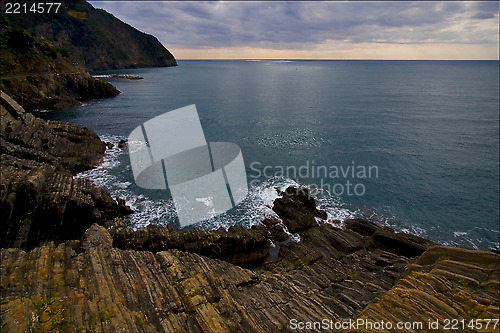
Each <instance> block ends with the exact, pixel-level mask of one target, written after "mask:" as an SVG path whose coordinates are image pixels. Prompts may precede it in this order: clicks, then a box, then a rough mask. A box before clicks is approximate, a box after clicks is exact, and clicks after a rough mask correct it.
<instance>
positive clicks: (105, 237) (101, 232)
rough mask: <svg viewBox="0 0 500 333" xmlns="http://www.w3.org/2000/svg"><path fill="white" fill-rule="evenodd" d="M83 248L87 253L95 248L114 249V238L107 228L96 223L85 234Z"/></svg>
mask: <svg viewBox="0 0 500 333" xmlns="http://www.w3.org/2000/svg"><path fill="white" fill-rule="evenodd" d="M82 247H83V249H84V250H86V251H87V250H89V249H91V248H93V247H101V248H103V249H110V248H112V247H113V238H111V236H110V235H109V232H108V231H107V230H106V228H104V227H103V226H100V225H98V224H96V223H94V224H92V225H91V226H90V228H88V229H87V230H86V231H85V233H84V234H83V239H82Z"/></svg>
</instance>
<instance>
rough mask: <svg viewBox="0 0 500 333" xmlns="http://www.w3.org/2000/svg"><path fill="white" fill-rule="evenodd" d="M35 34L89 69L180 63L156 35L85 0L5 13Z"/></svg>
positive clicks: (20, 26) (16, 24)
mask: <svg viewBox="0 0 500 333" xmlns="http://www.w3.org/2000/svg"><path fill="white" fill-rule="evenodd" d="M5 16H6V17H7V19H8V20H9V21H10V23H11V24H12V25H13V26H15V27H18V28H21V29H24V30H26V31H29V32H31V31H33V32H34V34H33V35H34V36H33V37H35V38H42V39H44V40H45V41H47V42H49V43H51V44H53V45H54V46H56V47H61V48H64V49H65V50H67V52H68V54H69V60H70V62H77V63H78V65H79V66H80V67H82V68H84V69H85V70H96V69H119V68H137V67H160V66H176V65H177V63H176V61H175V58H174V56H173V55H172V54H171V53H170V52H169V51H168V50H167V49H166V48H165V47H164V46H163V45H162V44H161V43H160V42H159V41H158V40H157V39H156V38H155V37H154V36H151V35H148V34H145V33H143V32H140V31H138V30H137V29H135V28H133V27H131V26H130V25H128V24H126V23H123V22H122V21H120V20H119V19H117V18H116V17H114V16H113V15H112V14H110V13H108V12H106V11H104V10H102V9H95V8H94V7H93V6H92V5H91V4H89V3H88V2H86V1H85V0H71V1H64V2H63V5H62V6H61V7H60V9H59V11H58V13H50V14H44V15H40V14H33V13H30V12H28V13H26V14H22V15H5Z"/></svg>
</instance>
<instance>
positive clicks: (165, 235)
mask: <svg viewBox="0 0 500 333" xmlns="http://www.w3.org/2000/svg"><path fill="white" fill-rule="evenodd" d="M109 230H110V233H111V235H112V237H113V239H114V244H115V246H116V247H118V248H121V249H133V250H146V251H152V252H159V251H164V250H168V249H179V250H182V251H186V252H191V253H197V254H201V255H204V256H207V257H210V258H216V259H222V260H224V261H227V262H230V263H232V264H236V265H241V266H248V265H254V264H256V263H259V262H261V261H262V260H263V259H264V258H265V257H266V256H267V255H268V254H269V243H268V241H267V238H266V233H265V232H264V230H263V228H259V227H253V228H252V229H245V228H242V227H239V226H232V227H230V228H229V230H228V231H226V230H225V229H224V228H219V229H218V230H200V229H173V228H171V227H163V226H158V225H149V226H148V227H147V228H143V229H139V230H136V231H134V230H133V229H131V228H126V227H124V226H123V224H122V223H120V222H119V221H115V222H114V223H113V224H111V227H110V229H109Z"/></svg>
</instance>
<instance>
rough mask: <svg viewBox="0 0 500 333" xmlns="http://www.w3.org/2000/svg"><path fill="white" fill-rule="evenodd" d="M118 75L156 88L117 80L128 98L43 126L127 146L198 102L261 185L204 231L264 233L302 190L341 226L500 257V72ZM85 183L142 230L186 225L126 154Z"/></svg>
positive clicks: (378, 66) (351, 66)
mask: <svg viewBox="0 0 500 333" xmlns="http://www.w3.org/2000/svg"><path fill="white" fill-rule="evenodd" d="M109 73H127V74H134V75H140V76H143V77H144V79H143V80H140V81H135V80H124V79H114V78H113V79H112V78H107V79H106V80H108V81H109V82H111V83H112V84H114V85H115V86H116V87H117V88H118V89H119V90H120V91H122V94H121V95H119V96H117V97H114V98H108V99H102V100H92V101H88V102H87V103H86V104H85V105H84V106H81V107H75V108H72V109H68V110H64V111H59V112H40V113H39V116H41V117H43V118H46V119H53V120H64V121H69V122H72V123H76V124H78V125H83V126H86V127H88V128H90V129H92V130H94V131H95V132H97V133H98V134H99V135H100V136H101V137H102V138H103V140H106V141H111V142H113V143H117V142H118V140H120V139H123V138H126V137H127V136H128V135H129V134H130V132H131V131H132V130H133V129H134V128H136V127H137V126H139V125H141V124H142V123H143V122H144V121H146V120H149V119H151V118H153V117H155V116H158V115H160V114H163V113H165V112H167V111H170V110H174V109H177V108H180V107H183V106H186V105H190V104H196V107H197V109H198V113H199V116H200V118H201V123H202V126H203V129H204V132H205V136H206V139H207V141H209V142H210V141H227V142H233V143H236V144H238V145H239V146H240V147H241V149H242V153H243V158H244V160H245V165H246V168H247V177H248V181H249V182H250V183H251V186H250V193H249V195H248V197H247V199H246V200H245V201H244V202H243V203H242V204H241V205H239V206H237V207H236V208H235V209H233V210H232V211H230V212H228V213H225V214H223V215H221V216H218V217H215V218H213V219H211V220H208V221H205V222H203V223H202V225H201V227H205V228H217V227H219V226H224V227H228V226H229V225H231V224H240V225H244V226H249V225H252V224H256V223H258V222H259V221H260V220H261V219H262V216H264V215H272V210H271V209H270V208H269V206H270V205H271V204H272V200H273V199H274V198H275V197H276V191H275V188H276V187H279V188H284V187H286V186H287V185H290V184H297V183H298V184H302V185H310V186H312V187H313V188H314V187H317V188H320V189H321V191H319V192H318V201H319V203H320V205H321V207H322V208H324V209H326V210H327V211H328V213H329V220H330V221H334V220H337V219H339V220H342V219H344V218H346V217H352V216H365V217H369V218H371V219H374V220H376V221H379V222H380V223H385V224H389V225H392V226H395V227H396V228H397V229H398V230H404V231H409V232H411V233H414V234H418V235H421V236H423V237H427V238H430V239H432V240H434V241H437V242H439V243H444V244H448V245H459V246H465V247H468V248H478V249H489V248H491V247H494V246H497V245H498V237H499V163H498V162H499V155H498V152H499V139H498V138H499V126H498V117H499V109H498V107H499V79H498V78H499V64H498V61H266V60H262V61H244V60H241V61H179V67H175V68H150V69H137V70H121V71H112V72H100V73H98V74H109ZM266 167H267V168H266ZM353 170H354V171H355V172H354V173H352V171H353ZM363 170H364V172H363ZM264 172H265V174H264ZM343 172H344V174H343ZM80 176H81V177H87V178H90V179H93V180H94V181H96V183H97V184H98V185H101V186H105V187H107V188H108V189H109V190H110V191H111V193H112V194H113V195H115V196H121V197H123V198H125V199H126V200H127V202H128V203H129V204H130V205H132V206H133V207H134V208H135V209H136V210H137V211H138V212H137V213H136V214H134V215H132V217H130V219H129V223H130V224H132V225H134V226H136V227H139V226H143V225H146V224H148V223H167V222H169V221H173V222H174V223H177V222H176V214H175V213H174V211H173V203H172V200H171V199H170V198H169V197H167V196H166V194H165V191H145V190H143V189H140V188H138V187H137V186H135V184H134V181H133V177H132V173H131V169H130V160H129V158H128V150H127V149H124V150H121V149H118V148H117V147H115V148H114V149H111V150H109V151H108V153H107V157H106V160H105V163H104V164H103V165H102V166H100V167H99V168H97V169H96V170H92V171H90V172H86V173H84V174H82V175H80ZM332 223H335V222H332Z"/></svg>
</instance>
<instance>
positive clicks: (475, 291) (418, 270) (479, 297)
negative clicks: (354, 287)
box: [350, 246, 500, 333]
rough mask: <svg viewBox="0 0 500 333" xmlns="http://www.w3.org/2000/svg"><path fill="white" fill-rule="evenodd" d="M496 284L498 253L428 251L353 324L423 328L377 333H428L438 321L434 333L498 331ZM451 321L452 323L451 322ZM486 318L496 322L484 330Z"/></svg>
mask: <svg viewBox="0 0 500 333" xmlns="http://www.w3.org/2000/svg"><path fill="white" fill-rule="evenodd" d="M499 281H500V256H499V255H498V254H496V253H493V252H484V251H471V250H466V249H459V248H453V247H446V246H433V247H431V248H429V249H428V250H427V251H426V252H424V254H423V255H422V256H420V257H419V258H418V259H417V260H416V261H415V262H413V263H412V264H411V265H409V266H408V268H407V269H406V271H405V272H404V275H403V276H402V278H401V279H400V280H399V281H398V282H397V283H396V285H395V286H394V287H393V288H392V289H391V290H389V291H388V292H387V293H386V294H385V295H384V296H383V297H382V298H381V299H380V300H379V301H378V302H377V303H375V304H372V305H369V306H367V307H366V308H365V309H364V310H363V311H362V312H361V314H360V315H359V317H358V319H362V320H364V321H367V322H372V323H373V322H381V321H382V320H383V321H385V322H391V323H397V322H410V323H422V328H421V329H420V328H418V327H416V326H414V327H411V326H410V327H408V328H406V329H396V328H393V329H385V330H378V331H377V332H382V333H385V332H408V333H417V332H423V331H431V330H430V329H429V326H430V325H429V323H430V322H432V323H436V322H437V325H434V326H432V327H434V328H437V329H435V330H432V331H436V332H450V331H452V332H500V327H499V326H500V323H498V319H499V318H500V308H499V307H500V304H499V300H500V288H499V284H500V282H499ZM453 319H457V320H458V321H457V323H453V322H451V320H453ZM489 319H493V320H495V319H496V320H497V321H496V323H497V324H496V325H495V322H494V321H493V322H490V324H489V325H488V327H487V326H486V324H487V323H488V320H489ZM462 320H463V322H464V323H465V324H462ZM447 323H448V325H447V326H446V324H447ZM432 327H431V328H432ZM446 327H447V328H446ZM453 327H455V329H453ZM361 329H366V328H365V327H363V328H361ZM350 332H352V333H354V332H358V330H356V331H350Z"/></svg>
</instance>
